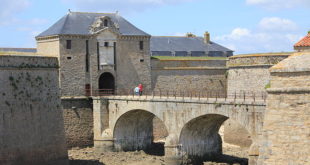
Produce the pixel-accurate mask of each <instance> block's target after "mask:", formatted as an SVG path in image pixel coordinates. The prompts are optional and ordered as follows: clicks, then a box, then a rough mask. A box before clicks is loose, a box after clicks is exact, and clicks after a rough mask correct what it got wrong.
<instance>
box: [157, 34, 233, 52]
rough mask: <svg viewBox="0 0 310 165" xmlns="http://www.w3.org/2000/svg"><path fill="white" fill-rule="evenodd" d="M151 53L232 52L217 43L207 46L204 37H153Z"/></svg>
mask: <svg viewBox="0 0 310 165" xmlns="http://www.w3.org/2000/svg"><path fill="white" fill-rule="evenodd" d="M151 51H170V52H176V51H187V52H193V51H197V52H200V51H204V52H210V51H221V52H228V51H231V52H232V50H230V49H227V48H225V47H223V46H221V45H219V44H217V43H215V42H212V41H210V43H208V44H205V43H204V38H203V37H166V36H152V37H151Z"/></svg>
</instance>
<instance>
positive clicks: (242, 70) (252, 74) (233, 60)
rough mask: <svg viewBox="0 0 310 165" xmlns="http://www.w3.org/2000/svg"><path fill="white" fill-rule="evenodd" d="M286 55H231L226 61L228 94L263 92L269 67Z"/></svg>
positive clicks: (268, 77)
mask: <svg viewBox="0 0 310 165" xmlns="http://www.w3.org/2000/svg"><path fill="white" fill-rule="evenodd" d="M287 57H288V55H276V54H273V55H247V56H232V57H230V58H229V61H228V62H227V66H228V68H229V70H228V75H227V76H228V80H227V81H228V87H227V91H228V94H230V95H233V94H234V93H235V92H237V93H239V92H241V91H242V92H243V91H251V92H256V93H257V94H263V93H265V91H266V90H265V87H266V85H267V84H268V83H269V81H270V73H269V70H268V69H269V68H270V67H271V66H273V65H275V64H277V63H278V62H280V61H282V60H283V59H285V58H287Z"/></svg>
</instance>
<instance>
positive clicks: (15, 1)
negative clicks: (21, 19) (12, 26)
mask: <svg viewBox="0 0 310 165" xmlns="http://www.w3.org/2000/svg"><path fill="white" fill-rule="evenodd" d="M29 4H30V3H29V1H28V0H1V5H0V22H1V23H0V25H4V24H8V23H9V22H12V19H13V20H14V18H13V16H14V15H15V14H16V13H19V12H21V11H22V10H23V9H25V8H26V7H28V6H29Z"/></svg>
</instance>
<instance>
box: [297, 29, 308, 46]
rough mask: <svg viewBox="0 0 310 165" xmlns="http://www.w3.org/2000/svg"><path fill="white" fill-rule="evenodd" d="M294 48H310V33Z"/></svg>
mask: <svg viewBox="0 0 310 165" xmlns="http://www.w3.org/2000/svg"><path fill="white" fill-rule="evenodd" d="M294 46H295V47H298V46H310V32H309V33H308V35H307V36H305V37H304V38H303V39H301V40H300V41H298V42H297V43H296V44H295V45H294Z"/></svg>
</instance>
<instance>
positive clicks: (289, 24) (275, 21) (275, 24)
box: [259, 17, 297, 31]
mask: <svg viewBox="0 0 310 165" xmlns="http://www.w3.org/2000/svg"><path fill="white" fill-rule="evenodd" d="M259 27H260V28H261V29H262V30H268V31H270V30H271V31H293V30H296V29H297V24H296V23H295V22H293V21H291V20H289V19H283V18H279V17H266V18H263V19H262V20H261V21H260V22H259Z"/></svg>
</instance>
